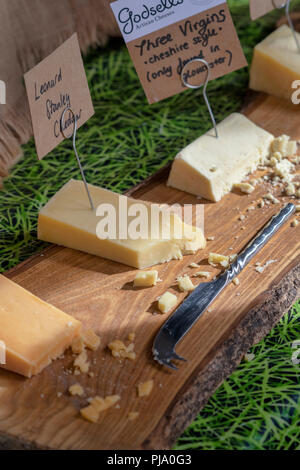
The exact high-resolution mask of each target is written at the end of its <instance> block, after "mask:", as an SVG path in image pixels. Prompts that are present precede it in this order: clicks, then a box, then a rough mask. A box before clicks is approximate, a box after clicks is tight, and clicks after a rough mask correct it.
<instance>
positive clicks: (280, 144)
mask: <svg viewBox="0 0 300 470" xmlns="http://www.w3.org/2000/svg"><path fill="white" fill-rule="evenodd" d="M289 140H290V138H289V136H288V135H285V134H283V135H281V136H280V137H277V138H276V139H274V140H273V142H272V151H273V152H280V153H281V155H283V156H286V153H287V147H288V143H289Z"/></svg>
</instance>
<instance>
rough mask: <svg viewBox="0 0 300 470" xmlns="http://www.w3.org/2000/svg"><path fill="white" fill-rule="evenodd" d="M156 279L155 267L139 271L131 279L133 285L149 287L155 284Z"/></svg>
mask: <svg viewBox="0 0 300 470" xmlns="http://www.w3.org/2000/svg"><path fill="white" fill-rule="evenodd" d="M157 281H158V271H156V270H155V269H153V270H152V271H139V272H138V273H137V274H136V276H135V278H134V280H133V285H134V286H135V287H151V286H155V285H156V283H157Z"/></svg>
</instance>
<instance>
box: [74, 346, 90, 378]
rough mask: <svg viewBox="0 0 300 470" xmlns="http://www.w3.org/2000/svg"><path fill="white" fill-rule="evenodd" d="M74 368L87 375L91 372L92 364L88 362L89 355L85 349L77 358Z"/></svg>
mask: <svg viewBox="0 0 300 470" xmlns="http://www.w3.org/2000/svg"><path fill="white" fill-rule="evenodd" d="M74 366H75V367H77V368H78V369H79V370H80V372H82V373H83V374H86V373H87V372H88V371H89V367H90V363H89V362H88V360H87V353H86V351H85V349H84V350H83V351H82V353H80V354H79V356H77V357H76V359H75V361H74Z"/></svg>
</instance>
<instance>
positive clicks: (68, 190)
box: [38, 180, 206, 268]
mask: <svg viewBox="0 0 300 470" xmlns="http://www.w3.org/2000/svg"><path fill="white" fill-rule="evenodd" d="M88 186H89V190H90V193H91V196H92V200H93V203H94V206H95V211H92V210H91V208H90V206H89V201H88V198H87V194H86V192H85V188H84V184H83V182H82V181H76V180H70V181H69V182H68V183H67V184H65V185H64V186H63V187H62V188H61V189H60V190H59V191H58V192H57V193H56V194H55V195H54V196H53V197H52V199H50V201H49V202H48V203H47V204H46V205H45V207H43V208H42V209H41V211H40V213H39V220H38V238H39V239H40V240H44V241H47V242H51V243H56V244H58V245H63V246H66V247H68V248H73V249H75V250H81V251H85V252H86V253H90V254H93V255H98V256H102V257H103V258H108V259H110V260H113V261H117V262H119V263H123V264H127V265H129V266H133V267H135V268H145V267H148V266H152V265H155V264H158V263H164V262H167V261H170V260H172V259H182V255H185V254H190V253H191V247H192V248H193V252H196V251H197V250H198V249H200V248H204V247H205V244H206V241H205V238H204V235H203V232H202V231H201V230H200V229H199V228H197V227H192V226H191V225H187V224H184V223H183V222H182V220H181V219H180V218H179V217H178V215H176V214H175V213H172V212H170V211H166V210H159V213H160V215H161V217H159V218H158V220H157V217H156V215H157V209H155V210H152V209H153V207H154V206H153V205H152V204H150V203H148V202H145V201H139V200H136V199H132V198H128V197H125V196H121V195H119V194H116V193H113V192H112V191H107V190H106V189H102V188H99V187H97V186H92V185H88ZM103 204H106V206H103ZM134 204H139V207H140V208H141V209H143V211H144V214H146V219H147V230H146V232H145V234H144V235H143V238H139V239H133V238H132V237H131V238H130V236H129V237H127V235H128V233H129V231H128V230H127V229H128V225H129V224H130V223H131V222H132V221H133V220H134V219H132V217H131V216H130V213H129V212H130V208H131V209H134V207H135V208H136V207H137V206H134V207H133V205H134ZM101 205H102V206H101ZM99 206H101V207H103V209H104V208H105V210H106V208H107V209H108V208H110V210H111V211H112V212H111V213H112V214H115V220H116V225H117V226H116V234H115V236H114V237H113V238H112V237H108V238H98V236H97V225H98V223H99V222H100V220H103V217H100V216H97V215H96V211H97V208H98V207H99ZM156 207H157V206H156ZM166 212H168V215H167V214H166ZM164 216H165V217H164ZM123 217H125V218H126V221H125V222H124V223H123V224H121V223H120V219H122V218H123ZM122 225H123V228H122ZM124 225H125V229H126V232H127V233H125V237H123V236H120V230H123V229H124ZM155 232H156V233H155ZM168 232H169V234H170V235H169V237H168V238H166V235H167V234H168ZM153 233H154V234H155V236H154V235H153Z"/></svg>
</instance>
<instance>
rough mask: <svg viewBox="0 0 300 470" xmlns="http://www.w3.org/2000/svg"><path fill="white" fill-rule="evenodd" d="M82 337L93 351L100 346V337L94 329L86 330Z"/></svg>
mask: <svg viewBox="0 0 300 470" xmlns="http://www.w3.org/2000/svg"><path fill="white" fill-rule="evenodd" d="M82 339H83V342H84V344H85V346H86V347H87V348H88V349H91V350H92V351H96V349H98V348H99V346H100V342H101V340H100V338H99V336H98V335H96V333H95V332H94V331H93V330H86V331H84V332H83V334H82Z"/></svg>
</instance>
